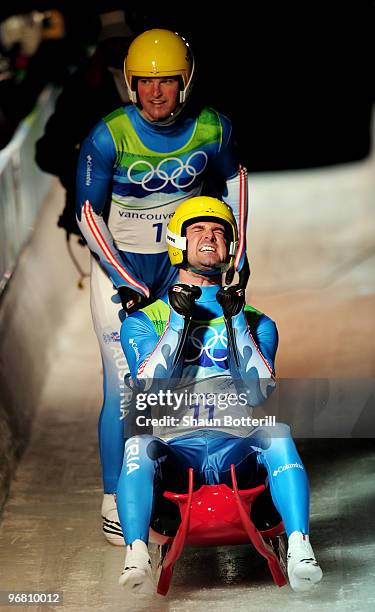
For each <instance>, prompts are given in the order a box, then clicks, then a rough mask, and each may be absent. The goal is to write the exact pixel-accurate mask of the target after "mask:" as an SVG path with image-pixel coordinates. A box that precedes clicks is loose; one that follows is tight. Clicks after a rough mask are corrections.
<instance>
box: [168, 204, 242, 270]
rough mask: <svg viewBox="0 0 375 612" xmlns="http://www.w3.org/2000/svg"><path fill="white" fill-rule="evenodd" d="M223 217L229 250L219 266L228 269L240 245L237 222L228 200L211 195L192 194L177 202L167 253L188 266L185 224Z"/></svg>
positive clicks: (174, 260) (169, 230) (184, 265)
mask: <svg viewBox="0 0 375 612" xmlns="http://www.w3.org/2000/svg"><path fill="white" fill-rule="evenodd" d="M213 220H218V221H220V222H221V223H222V224H223V225H224V228H225V237H226V240H227V246H228V252H227V258H226V261H225V263H224V264H223V265H222V266H221V267H220V269H221V272H225V271H226V270H227V269H228V268H230V267H231V266H232V265H233V260H234V257H235V254H236V250H237V246H238V234H237V224H236V220H235V218H234V216H233V212H232V209H231V208H230V206H228V204H225V202H222V201H221V200H217V199H216V198H211V197H208V196H197V197H195V198H189V199H188V200H185V201H184V202H182V203H181V204H180V205H179V206H177V208H176V210H175V212H174V214H173V216H172V217H171V219H170V221H169V223H168V227H167V245H168V255H169V259H170V261H171V264H172V265H173V266H177V267H179V268H182V267H186V266H188V261H187V239H186V228H187V227H188V226H189V225H191V224H192V223H197V222H198V221H213Z"/></svg>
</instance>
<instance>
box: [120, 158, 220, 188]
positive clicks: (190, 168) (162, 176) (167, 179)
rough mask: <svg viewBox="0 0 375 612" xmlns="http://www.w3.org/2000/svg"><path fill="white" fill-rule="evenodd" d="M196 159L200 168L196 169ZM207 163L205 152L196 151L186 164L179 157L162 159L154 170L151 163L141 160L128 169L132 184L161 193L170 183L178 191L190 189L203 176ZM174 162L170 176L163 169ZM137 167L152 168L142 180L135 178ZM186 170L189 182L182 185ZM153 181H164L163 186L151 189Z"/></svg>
mask: <svg viewBox="0 0 375 612" xmlns="http://www.w3.org/2000/svg"><path fill="white" fill-rule="evenodd" d="M199 156H201V158H202V160H201V161H200V163H198V162H199ZM195 158H196V159H195ZM194 159H195V163H196V165H197V166H198V168H196V167H195V166H194V165H193V163H192V162H193V160H194ZM207 161H208V156H207V154H206V153H205V152H204V151H195V152H194V153H192V154H191V155H190V157H188V158H187V160H186V162H185V163H184V162H183V161H182V159H179V158H178V157H167V158H166V159H162V160H161V161H160V162H159V163H158V165H157V166H156V168H154V166H153V165H152V164H151V163H150V162H148V161H146V160H142V159H139V160H137V161H135V162H133V163H132V164H131V166H130V167H129V168H128V179H129V181H130V182H131V183H135V184H136V185H142V187H143V189H144V190H145V191H160V190H161V189H164V187H166V186H167V185H168V183H171V184H172V185H173V186H174V187H176V188H177V189H181V188H184V187H189V185H191V184H192V183H194V181H195V179H196V178H197V176H199V175H200V174H202V172H203V171H204V169H205V167H206V166H207ZM173 162H174V163H175V164H176V167H175V168H174V169H173V170H172V172H170V174H168V172H167V170H164V169H163V166H164V165H166V164H170V163H173ZM137 166H147V167H148V168H150V170H149V171H147V172H146V174H145V175H144V176H143V177H142V179H140V180H138V179H136V178H134V168H136V167H137ZM184 170H185V172H186V174H187V175H188V176H187V177H186V175H185V178H187V179H188V180H187V182H185V183H183V184H182V183H181V182H180V181H179V179H180V177H181V175H182V173H183V172H184ZM132 173H133V175H132ZM189 177H191V178H189ZM153 179H159V180H161V181H163V183H162V185H158V186H157V187H149V186H148V183H150V181H152V180H153Z"/></svg>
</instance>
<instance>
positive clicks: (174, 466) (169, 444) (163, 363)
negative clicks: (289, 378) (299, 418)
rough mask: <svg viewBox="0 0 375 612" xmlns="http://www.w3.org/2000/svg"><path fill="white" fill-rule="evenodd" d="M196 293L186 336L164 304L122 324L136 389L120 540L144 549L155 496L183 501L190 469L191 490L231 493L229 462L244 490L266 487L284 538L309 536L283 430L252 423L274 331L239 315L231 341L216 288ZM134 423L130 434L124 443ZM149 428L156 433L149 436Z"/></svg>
mask: <svg viewBox="0 0 375 612" xmlns="http://www.w3.org/2000/svg"><path fill="white" fill-rule="evenodd" d="M201 289H202V295H201V297H200V298H199V299H198V300H197V302H196V304H195V307H194V310H193V315H192V320H191V321H190V323H189V325H188V327H186V320H185V318H184V317H183V316H181V315H179V314H177V313H176V312H175V311H174V310H173V309H172V308H171V307H170V306H169V305H168V303H167V301H166V300H165V299H164V300H158V301H157V302H155V303H153V304H151V305H150V306H148V307H146V308H143V309H141V310H140V311H139V312H137V313H134V314H132V315H130V316H129V317H128V318H127V319H126V321H124V323H123V325H122V329H121V342H122V346H123V349H124V352H125V355H126V358H127V360H128V363H129V366H130V375H131V379H132V384H133V386H134V399H133V403H132V405H131V408H130V410H129V414H128V415H127V419H129V421H128V424H127V419H125V437H126V438H127V441H126V445H125V453H124V461H123V467H122V471H121V476H120V479H119V483H118V489H117V508H118V512H119V517H120V522H121V525H122V528H123V533H124V537H125V541H126V543H128V544H129V543H131V542H133V541H134V540H136V539H141V540H143V541H144V542H147V540H148V530H149V525H150V520H151V514H152V508H153V504H154V495H155V491H156V490H159V489H160V487H162V488H164V489H165V488H168V489H169V490H177V491H185V492H186V489H187V474H188V468H189V467H193V469H194V480H195V483H196V484H197V485H200V484H216V483H224V484H228V485H230V483H231V478H230V465H231V464H232V463H234V464H235V465H236V472H237V478H238V481H239V484H240V485H241V486H242V487H244V486H245V488H247V487H249V486H256V485H257V484H259V483H260V481H261V480H263V481H264V479H266V480H267V479H268V482H269V485H270V490H271V495H272V499H273V501H274V504H275V506H276V508H277V510H278V512H279V513H280V515H281V517H282V519H283V521H284V524H285V528H286V532H287V534H288V535H289V534H290V533H292V532H293V531H296V530H297V531H301V532H303V533H308V517H309V487H308V480H307V476H306V472H305V469H304V466H303V464H302V461H301V459H300V457H299V454H298V452H297V449H296V447H295V444H294V442H293V440H292V437H291V435H290V429H289V427H288V426H287V425H285V424H283V423H272V422H271V424H270V421H269V420H267V418H265V419H264V421H263V423H259V421H257V420H255V419H253V418H252V416H251V415H252V409H253V408H254V407H255V406H259V405H261V404H263V403H264V402H265V401H266V400H267V398H268V397H269V396H270V394H271V393H272V391H273V389H274V387H275V379H274V359H275V354H276V349H277V343H278V337H277V330H276V326H275V324H274V322H273V321H272V320H271V319H270V318H269V317H267V316H266V315H264V314H262V313H261V312H259V311H258V310H256V309H254V308H252V307H250V306H245V308H244V309H243V310H242V311H241V312H240V313H239V314H237V315H236V316H235V317H233V318H232V319H231V326H232V336H231V337H232V340H230V334H228V326H227V323H226V322H225V320H224V318H223V312H222V308H221V306H220V305H219V304H218V302H217V299H216V293H217V291H218V290H219V287H218V286H208V287H201ZM171 391H172V393H171ZM148 398H150V401H151V400H152V401H151V404H152V405H153V406H155V404H156V403H158V404H159V405H158V410H157V415H158V416H157V417H154V416H153V413H148V412H147V413H146V412H144V408H145V406H147V405H148ZM181 400H182V401H181ZM176 407H178V410H176ZM146 414H147V415H148V416H147V417H146ZM163 417H164V418H163ZM167 417H169V418H167ZM217 417H218V418H217ZM135 422H136V424H137V425H138V430H137V434H136V435H131V433H132V427H133V425H134V423H135ZM149 423H151V424H152V425H153V426H154V431H153V432H149V431H148V430H147V429H146V425H147V424H149ZM142 428H144V431H145V433H142ZM129 436H130V437H129Z"/></svg>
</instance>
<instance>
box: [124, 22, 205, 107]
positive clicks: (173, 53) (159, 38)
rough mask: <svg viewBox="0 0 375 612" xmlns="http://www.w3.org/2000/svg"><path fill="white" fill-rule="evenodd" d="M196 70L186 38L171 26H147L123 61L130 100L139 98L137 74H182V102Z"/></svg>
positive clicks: (139, 75) (141, 75) (166, 75)
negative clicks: (172, 30) (152, 28)
mask: <svg viewBox="0 0 375 612" xmlns="http://www.w3.org/2000/svg"><path fill="white" fill-rule="evenodd" d="M193 74H194V58H193V54H192V52H191V50H190V48H189V45H188V43H187V42H186V41H185V39H184V38H182V37H181V36H179V34H177V33H175V32H171V31H170V30H157V29H155V30H147V31H146V32H143V34H140V35H139V36H137V38H135V39H134V40H133V42H132V44H131V45H130V47H129V50H128V54H127V56H126V58H125V62H124V75H125V81H126V85H127V87H128V92H129V97H130V100H131V101H132V102H134V103H136V102H137V91H136V80H134V77H143V78H145V77H170V76H179V77H180V78H181V86H180V104H184V102H186V100H187V97H188V95H189V93H190V89H191V85H192V79H193Z"/></svg>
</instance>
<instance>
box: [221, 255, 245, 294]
mask: <svg viewBox="0 0 375 612" xmlns="http://www.w3.org/2000/svg"><path fill="white" fill-rule="evenodd" d="M234 273H235V269H234V266H231V267H230V268H229V269H228V270H227V273H226V275H225V284H226V285H230V284H231V283H232V282H233V278H234ZM249 277H250V266H249V261H248V259H247V257H246V259H245V261H244V263H243V266H242V268H241V271H240V272H239V273H238V284H239V285H240V286H241V287H243V288H244V289H246V285H247V281H248V280H249Z"/></svg>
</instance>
